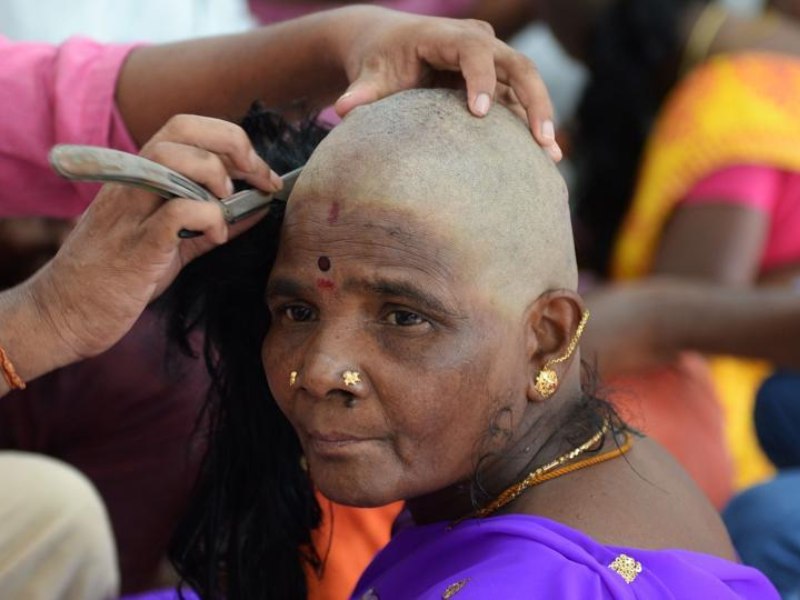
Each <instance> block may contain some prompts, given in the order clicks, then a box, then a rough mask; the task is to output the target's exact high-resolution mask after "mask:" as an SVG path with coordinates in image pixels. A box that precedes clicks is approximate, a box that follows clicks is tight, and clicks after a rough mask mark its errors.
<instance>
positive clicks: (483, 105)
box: [475, 92, 492, 116]
mask: <svg viewBox="0 0 800 600" xmlns="http://www.w3.org/2000/svg"><path fill="white" fill-rule="evenodd" d="M491 106H492V99H491V98H490V97H489V94H487V93H485V92H484V93H481V94H478V97H477V98H475V112H476V113H478V114H479V115H480V116H484V115H486V114H487V113H488V112H489V108H490V107H491Z"/></svg>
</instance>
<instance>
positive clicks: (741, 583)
mask: <svg viewBox="0 0 800 600" xmlns="http://www.w3.org/2000/svg"><path fill="white" fill-rule="evenodd" d="M352 597H353V598H354V599H357V600H374V599H379V600H408V599H409V598H414V599H420V600H421V599H428V600H433V599H436V600H440V599H442V598H455V599H456V600H467V599H476V598H480V599H487V598H502V599H504V600H506V599H509V598H512V599H513V598H525V599H527V600H535V599H541V600H552V599H558V600H586V599H592V600H594V599H615V600H616V599H619V600H622V599H626V600H627V599H630V600H632V599H637V600H656V599H658V600H662V599H663V600H667V599H670V600H672V599H674V600H689V599H692V598H697V599H698V600H700V599H702V600H711V599H712V598H713V599H714V600H726V599H748V600H750V599H752V600H780V599H779V596H778V593H777V591H776V590H775V588H774V587H773V586H772V584H771V583H770V582H769V581H768V580H767V578H766V577H765V576H764V575H762V574H761V573H760V572H758V571H756V570H755V569H753V568H750V567H746V566H744V565H740V564H737V563H733V562H730V561H727V560H723V559H721V558H717V557H714V556H710V555H707V554H700V553H697V552H689V551H686V550H638V549H636V548H622V547H613V546H603V545H601V544H599V543H597V542H595V541H593V540H592V539H591V538H590V537H588V536H586V535H584V534H583V533H580V532H578V531H576V530H574V529H570V528H569V527H566V526H565V525H561V524H559V523H556V522H555V521H551V520H549V519H545V518H543V517H537V516H531V515H507V516H499V517H491V518H488V519H483V520H476V519H472V520H468V521H465V522H463V523H461V524H459V525H457V526H455V527H453V528H452V529H449V524H447V523H436V524H433V525H426V526H421V527H410V528H408V529H405V530H403V531H401V532H399V533H398V534H397V535H396V536H395V537H394V538H393V539H392V541H391V542H390V543H389V545H388V546H386V548H384V549H383V550H382V551H381V552H380V553H379V554H378V556H376V557H375V559H374V560H373V561H372V563H371V564H370V566H369V567H368V568H367V570H366V571H365V572H364V574H363V575H362V576H361V580H360V581H359V583H358V586H357V587H356V591H355V592H354V593H353V596H352Z"/></svg>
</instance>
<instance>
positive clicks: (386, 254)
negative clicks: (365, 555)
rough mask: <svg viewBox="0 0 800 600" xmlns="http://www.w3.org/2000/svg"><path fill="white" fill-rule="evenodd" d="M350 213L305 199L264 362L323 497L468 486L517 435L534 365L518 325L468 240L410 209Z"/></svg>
mask: <svg viewBox="0 0 800 600" xmlns="http://www.w3.org/2000/svg"><path fill="white" fill-rule="evenodd" d="M345 207H346V202H345V201H343V200H336V199H324V200H323V199H316V198H315V199H303V200H295V199H293V206H292V211H291V212H290V214H288V215H287V218H286V222H285V224H284V229H283V234H282V238H281V248H280V251H279V254H278V258H277V261H276V263H275V266H274V268H273V271H272V273H271V275H270V278H269V282H268V285H267V302H268V305H269V310H270V313H271V316H272V325H271V328H270V330H269V333H268V335H267V337H266V339H265V341H264V345H263V350H262V360H263V365H264V370H265V372H266V375H267V379H268V381H269V385H270V388H271V390H272V392H273V394H274V396H275V398H276V400H277V402H278V404H279V405H280V408H281V410H282V411H283V412H284V413H285V414H286V416H287V417H288V419H289V420H290V421H291V422H292V424H293V425H294V427H295V429H296V431H297V434H298V436H299V438H300V441H301V443H302V446H303V448H304V451H305V454H306V459H307V461H308V465H309V469H310V472H311V475H312V477H313V479H314V481H315V483H316V484H317V485H318V487H319V488H320V490H321V491H322V492H323V493H324V494H325V495H327V496H328V497H329V498H331V499H333V500H335V501H338V502H342V503H347V504H354V505H360V506H372V505H380V504H386V503H388V502H392V501H395V500H398V499H411V498H417V497H420V496H423V495H426V494H429V493H431V492H435V491H437V490H441V489H443V488H446V487H448V486H450V485H452V484H454V483H457V482H460V481H463V480H468V479H469V478H470V477H471V476H472V475H473V473H474V470H475V466H476V462H477V460H478V459H479V458H480V457H482V456H485V455H486V454H488V453H489V452H491V451H497V450H500V449H502V448H503V447H504V446H505V445H507V444H508V443H509V441H510V440H509V437H510V436H513V427H514V424H515V423H519V421H520V419H521V416H520V415H521V413H522V411H524V409H525V406H526V404H527V401H526V395H525V390H526V382H527V379H526V370H527V367H526V361H525V352H524V341H523V336H522V327H521V323H520V316H519V315H516V316H511V315H510V314H508V313H507V312H506V309H504V308H503V305H502V302H498V301H497V299H496V298H494V297H493V295H492V293H491V290H483V289H481V285H480V283H478V281H479V280H480V273H479V272H478V270H477V269H478V267H477V265H478V263H479V262H480V261H479V260H478V259H477V258H476V257H472V256H470V254H469V251H468V248H467V247H466V246H465V245H464V244H463V243H462V242H461V241H459V240H457V239H455V238H454V237H453V236H447V235H444V234H443V233H441V232H437V230H436V229H437V228H436V226H435V225H434V224H431V223H429V222H426V221H425V220H424V219H422V218H419V216H418V215H415V214H412V213H410V212H403V211H400V210H399V209H392V208H385V207H379V206H374V205H373V206H370V205H360V206H359V207H358V208H356V207H351V208H350V209H349V210H347V209H346V208H345ZM439 229H443V228H442V227H440V228H439ZM462 246H463V247H462ZM293 371H297V372H298V375H297V378H296V382H295V384H294V385H290V374H291V373H292V372H293ZM345 371H352V372H357V373H358V379H359V380H360V381H358V382H354V381H352V379H353V377H352V376H351V378H350V379H351V381H350V383H351V385H348V384H347V382H346V381H345V378H344V373H345ZM490 460H491V459H490Z"/></svg>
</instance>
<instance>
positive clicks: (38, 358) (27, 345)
mask: <svg viewBox="0 0 800 600" xmlns="http://www.w3.org/2000/svg"><path fill="white" fill-rule="evenodd" d="M0 346H2V348H3V349H4V350H5V352H6V354H7V356H8V358H9V359H10V360H11V362H12V363H13V365H14V368H15V370H16V372H17V374H18V375H19V376H20V377H21V378H22V380H23V381H30V380H32V379H35V378H37V377H39V376H41V375H44V374H45V373H48V372H50V371H52V370H54V369H57V368H58V367H61V366H64V365H67V364H69V363H71V362H74V361H76V360H78V358H79V357H78V356H77V355H76V354H75V353H74V352H73V350H72V348H70V347H69V346H68V345H67V344H66V343H65V342H64V340H63V339H62V338H61V337H59V336H58V335H57V334H56V330H55V328H54V325H53V323H52V322H51V321H50V320H49V317H48V316H47V313H46V311H44V310H42V307H41V306H40V304H39V302H38V300H37V299H36V296H35V294H34V293H32V290H31V285H30V282H25V283H22V284H20V285H18V286H16V287H14V288H11V289H8V290H4V291H3V292H0ZM9 390H10V386H9V384H8V382H7V381H6V379H5V377H0V396H4V395H5V394H6V393H8V391H9Z"/></svg>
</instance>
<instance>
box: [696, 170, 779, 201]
mask: <svg viewBox="0 0 800 600" xmlns="http://www.w3.org/2000/svg"><path fill="white" fill-rule="evenodd" d="M781 176H782V171H780V170H778V169H775V168H773V167H767V166H761V165H736V166H732V167H725V168H723V169H719V170H718V171H714V172H713V173H711V174H710V175H708V176H706V177H705V178H704V179H702V180H700V181H699V182H698V183H696V184H695V186H694V187H693V188H692V189H691V190H690V191H689V193H688V194H687V195H686V197H685V198H684V199H683V201H682V203H683V204H711V203H714V204H719V203H724V204H737V205H739V206H750V207H752V208H756V209H759V210H762V211H764V212H772V209H773V207H774V204H775V202H776V201H777V199H778V197H779V190H780V182H781Z"/></svg>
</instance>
